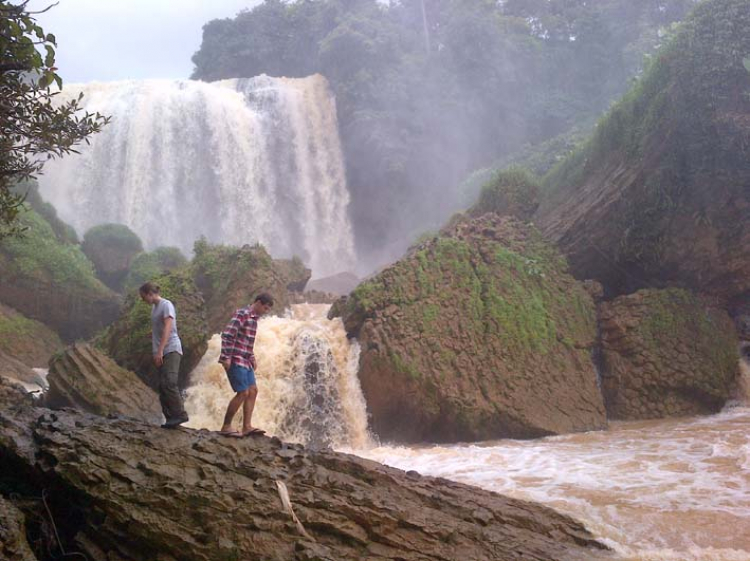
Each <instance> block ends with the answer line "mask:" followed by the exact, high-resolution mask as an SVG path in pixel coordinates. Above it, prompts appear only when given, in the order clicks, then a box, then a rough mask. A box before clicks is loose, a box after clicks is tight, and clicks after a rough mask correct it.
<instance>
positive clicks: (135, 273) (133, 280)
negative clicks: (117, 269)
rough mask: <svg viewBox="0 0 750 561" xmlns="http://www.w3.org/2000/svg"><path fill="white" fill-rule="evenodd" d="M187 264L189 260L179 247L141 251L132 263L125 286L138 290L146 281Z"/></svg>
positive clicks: (126, 288)
mask: <svg viewBox="0 0 750 561" xmlns="http://www.w3.org/2000/svg"><path fill="white" fill-rule="evenodd" d="M187 264H188V260H187V259H186V258H185V256H184V255H183V254H182V252H181V251H180V250H179V248H177V247H157V248H156V249H155V250H154V251H151V252H148V253H146V252H144V253H139V254H138V255H137V256H136V257H135V259H133V262H132V263H131V264H130V271H128V275H127V277H125V287H124V288H125V290H128V291H131V290H136V289H137V288H138V287H140V286H141V285H142V284H143V283H144V282H148V281H152V280H153V279H155V278H156V277H158V276H161V275H163V274H164V273H168V272H171V271H174V270H175V269H179V268H181V267H184V266H186V265H187Z"/></svg>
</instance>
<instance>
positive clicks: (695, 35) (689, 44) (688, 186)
mask: <svg viewBox="0 0 750 561" xmlns="http://www.w3.org/2000/svg"><path fill="white" fill-rule="evenodd" d="M748 29H750V0H709V1H705V2H701V3H700V4H698V6H697V7H696V8H695V10H694V11H693V13H692V15H691V16H690V17H689V18H688V19H687V20H686V21H685V22H684V23H682V24H681V25H680V26H679V28H678V30H677V32H676V33H675V35H674V37H673V38H672V39H671V40H670V41H669V42H668V43H667V44H666V45H665V46H664V47H662V48H661V49H660V50H659V51H658V52H657V54H656V55H655V56H654V57H653V60H652V62H651V64H650V67H649V68H648V69H647V71H646V72H645V73H644V76H643V77H642V78H641V79H640V80H639V81H638V83H637V84H636V85H635V86H634V88H633V89H632V90H631V91H630V92H629V93H628V94H627V95H626V96H625V97H624V98H623V99H622V100H621V101H620V102H619V103H617V104H616V105H615V106H614V107H613V108H612V110H611V111H610V112H609V114H608V115H607V116H606V117H605V118H604V119H603V121H602V122H600V123H599V125H598V127H597V130H596V133H595V134H594V136H593V137H592V138H591V140H590V141H589V142H588V143H587V144H586V145H585V146H584V147H582V149H580V150H578V151H577V152H576V153H575V154H573V155H572V156H571V157H569V158H568V159H567V160H565V161H564V162H563V163H562V164H561V165H560V166H558V167H557V168H556V169H555V170H553V171H552V172H551V173H550V174H549V175H548V177H547V178H546V180H545V185H544V188H543V196H542V203H541V206H540V209H539V211H538V212H537V214H536V218H535V221H536V223H537V224H538V225H539V226H540V228H541V229H542V231H543V232H544V233H545V234H546V235H548V236H549V237H550V238H551V239H552V240H554V241H555V242H558V243H559V245H560V247H561V249H562V250H563V252H564V253H565V254H566V255H567V256H568V258H569V261H570V263H571V268H572V271H573V272H574V274H575V275H576V276H577V277H578V278H594V279H597V280H599V281H601V282H602V283H603V284H604V286H605V288H606V289H607V293H608V295H609V296H610V297H611V296H616V295H619V294H629V293H631V292H634V291H635V290H637V289H640V288H644V287H656V288H659V287H666V286H681V287H683V288H689V289H691V290H693V291H695V292H700V293H708V294H712V295H715V296H718V297H720V298H721V299H722V300H723V301H724V302H728V301H730V300H731V299H733V298H734V297H736V296H737V295H739V294H742V293H746V292H748V290H750V165H749V164H748V162H750V33H748Z"/></svg>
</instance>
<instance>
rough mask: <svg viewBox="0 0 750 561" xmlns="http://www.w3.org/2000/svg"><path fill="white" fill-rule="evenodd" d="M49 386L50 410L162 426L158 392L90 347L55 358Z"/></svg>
mask: <svg viewBox="0 0 750 561" xmlns="http://www.w3.org/2000/svg"><path fill="white" fill-rule="evenodd" d="M47 382H48V383H49V390H48V391H47V393H46V394H45V395H44V402H45V405H46V406H47V407H51V408H53V409H59V408H61V407H74V408H76V409H80V410H81V411H86V412H88V413H94V414H96V415H102V416H107V415H124V416H127V417H132V418H133V419H140V420H142V421H146V422H151V423H160V422H161V419H162V413H161V406H160V405H159V397H158V396H157V395H156V393H155V392H154V390H152V389H151V388H149V387H148V386H147V385H146V384H145V383H143V382H142V381H141V380H140V379H139V378H138V376H136V375H135V373H133V372H130V371H129V370H125V369H124V368H120V367H119V366H117V364H116V363H115V362H114V361H113V360H112V359H111V358H109V357H108V356H106V355H105V354H104V353H102V352H100V351H98V350H96V349H94V348H93V347H91V346H90V345H88V344H86V343H76V344H75V345H72V346H71V347H69V348H67V349H66V350H65V351H64V352H61V353H59V354H57V355H55V357H54V358H53V359H52V360H51V361H50V365H49V376H48V377H47Z"/></svg>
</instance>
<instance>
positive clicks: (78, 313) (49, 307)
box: [0, 210, 120, 341]
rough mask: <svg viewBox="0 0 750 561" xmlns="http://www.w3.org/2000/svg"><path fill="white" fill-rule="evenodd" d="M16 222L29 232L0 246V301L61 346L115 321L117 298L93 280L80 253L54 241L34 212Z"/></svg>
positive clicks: (54, 237) (48, 230)
mask: <svg viewBox="0 0 750 561" xmlns="http://www.w3.org/2000/svg"><path fill="white" fill-rule="evenodd" d="M20 220H21V223H22V225H23V226H26V227H27V228H28V230H27V231H26V232H24V234H23V237H19V238H9V239H5V240H2V241H0V302H2V303H4V304H6V305H8V306H12V307H13V308H15V309H16V310H18V311H19V312H21V313H22V314H23V315H24V316H26V317H27V318H31V319H35V320H37V321H40V322H42V323H44V324H45V325H47V326H48V327H51V328H52V329H54V330H55V331H56V332H57V333H59V335H60V337H62V339H63V340H65V341H74V340H76V339H80V338H86V337H89V336H91V335H92V334H93V333H95V332H96V331H97V330H98V329H101V328H102V327H104V326H105V325H107V324H108V323H110V322H111V321H113V320H114V319H115V318H116V317H117V314H118V313H119V311H120V298H119V297H118V296H117V294H115V293H114V292H112V291H111V290H109V289H108V288H107V287H106V286H104V285H103V284H102V283H101V282H100V281H99V280H98V279H97V278H96V276H95V275H94V270H93V266H92V264H91V262H90V261H89V260H88V259H87V258H86V256H85V255H84V254H83V253H82V252H81V250H80V248H79V247H78V246H77V245H75V244H72V243H68V242H66V241H63V240H61V239H58V237H57V234H56V233H55V232H54V231H53V230H52V227H51V226H50V224H49V223H48V222H47V221H46V220H45V219H44V218H42V217H41V216H40V215H39V214H37V213H36V212H35V211H32V210H29V211H28V212H25V213H23V214H22V215H21V219H20Z"/></svg>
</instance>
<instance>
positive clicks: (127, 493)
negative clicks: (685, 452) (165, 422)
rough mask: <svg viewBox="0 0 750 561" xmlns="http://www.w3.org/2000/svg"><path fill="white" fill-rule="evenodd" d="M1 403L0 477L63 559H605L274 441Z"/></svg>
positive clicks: (393, 477)
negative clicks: (48, 527)
mask: <svg viewBox="0 0 750 561" xmlns="http://www.w3.org/2000/svg"><path fill="white" fill-rule="evenodd" d="M3 390H5V393H6V396H9V395H10V394H11V393H12V392H11V390H9V389H8V388H7V387H5V388H3V387H0V470H1V471H2V472H3V473H6V472H7V473H13V474H14V477H16V478H18V479H19V480H23V481H24V482H25V484H26V485H27V486H28V484H29V483H28V482H36V484H37V485H38V486H44V488H45V489H47V496H48V497H49V503H50V506H51V510H52V512H53V516H55V517H56V518H58V519H60V520H65V521H66V523H65V524H64V528H63V529H61V534H62V538H61V539H62V540H63V541H64V542H65V549H66V551H67V552H68V553H71V552H79V553H82V554H84V555H86V556H87V557H88V558H89V559H108V560H112V561H115V560H116V561H126V560H127V561H131V560H132V561H153V560H155V559H158V560H159V561H177V560H180V561H192V560H201V561H207V560H222V559H242V560H250V559H252V560H255V559H257V560H261V559H262V560H265V561H269V560H285V561H288V560H294V559H296V560H312V559H318V560H340V559H369V560H373V561H374V560H385V559H394V560H395V559H399V560H427V559H441V560H455V559H471V560H484V559H498V560H500V559H502V560H511V559H517V560H521V559H523V560H525V561H531V560H551V559H554V560H557V561H565V560H573V559H575V560H586V559H611V558H612V557H611V553H610V552H608V551H606V550H605V548H604V546H603V545H601V544H600V543H598V542H596V541H595V540H594V539H593V537H592V536H591V534H589V532H588V531H586V529H585V528H584V527H583V526H582V525H581V524H579V523H577V522H575V521H574V520H572V519H570V518H568V517H566V516H563V515H561V514H558V513H556V512H554V511H552V510H551V509H548V508H546V507H542V506H540V505H536V504H533V503H528V502H524V501H519V500H514V499H510V498H506V497H503V496H501V495H497V494H494V493H491V492H488V491H483V490H480V489H476V488H473V487H470V486H467V485H462V484H459V483H453V482H449V481H446V480H441V479H434V478H429V477H421V476H419V475H418V474H416V473H414V472H408V473H404V472H402V471H400V470H396V469H392V468H387V467H384V466H381V465H380V464H377V463H374V462H371V461H367V460H363V459H360V458H357V457H354V456H350V455H345V454H340V453H335V452H315V453H313V452H310V451H307V450H305V449H303V448H302V447H301V446H299V445H289V444H284V443H282V442H280V441H279V440H277V439H275V438H267V437H256V438H244V439H238V438H228V437H222V436H220V435H218V434H216V433H210V432H206V431H193V430H190V429H178V430H173V431H168V430H163V429H159V428H153V427H150V426H147V425H144V424H141V423H138V422H135V421H129V420H123V419H104V418H100V417H95V416H91V415H86V414H82V413H77V412H75V411H71V410H65V411H50V410H46V409H41V408H33V407H29V406H28V405H24V404H23V403H21V402H19V400H18V399H17V396H16V397H13V396H10V397H6V401H5V404H4V405H2V403H3V400H2V392H3ZM11 466H13V470H12V471H11V470H9V467H11ZM279 483H283V486H281V487H285V488H286V489H287V490H288V492H289V497H290V499H291V505H292V507H293V509H294V512H295V514H296V516H297V517H298V519H299V522H300V524H301V527H300V526H299V525H297V524H296V523H295V521H294V520H293V518H292V516H291V514H290V512H289V511H288V510H286V509H285V508H284V507H283V506H282V500H281V498H280V493H279V487H280V485H279ZM73 513H74V514H75V516H73V515H72V514H73ZM303 529H304V535H303V533H302V530H303Z"/></svg>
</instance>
